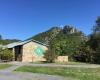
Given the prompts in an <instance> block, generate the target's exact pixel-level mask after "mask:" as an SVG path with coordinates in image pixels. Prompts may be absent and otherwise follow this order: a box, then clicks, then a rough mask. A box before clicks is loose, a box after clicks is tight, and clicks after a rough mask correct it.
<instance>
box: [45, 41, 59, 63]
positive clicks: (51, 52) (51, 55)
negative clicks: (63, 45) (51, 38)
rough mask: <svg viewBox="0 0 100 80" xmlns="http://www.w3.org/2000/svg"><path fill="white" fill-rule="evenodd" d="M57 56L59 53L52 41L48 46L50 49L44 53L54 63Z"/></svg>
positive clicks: (48, 60)
mask: <svg viewBox="0 0 100 80" xmlns="http://www.w3.org/2000/svg"><path fill="white" fill-rule="evenodd" d="M57 56H58V55H57V54H56V50H55V48H54V46H53V43H52V42H50V44H49V46H48V50H47V51H46V53H45V54H44V58H45V59H46V60H47V62H49V63H53V62H55V59H56V58H57Z"/></svg>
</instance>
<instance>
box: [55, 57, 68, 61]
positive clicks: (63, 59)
mask: <svg viewBox="0 0 100 80" xmlns="http://www.w3.org/2000/svg"><path fill="white" fill-rule="evenodd" d="M55 61H56V62H68V56H58V57H57V59H56V60H55Z"/></svg>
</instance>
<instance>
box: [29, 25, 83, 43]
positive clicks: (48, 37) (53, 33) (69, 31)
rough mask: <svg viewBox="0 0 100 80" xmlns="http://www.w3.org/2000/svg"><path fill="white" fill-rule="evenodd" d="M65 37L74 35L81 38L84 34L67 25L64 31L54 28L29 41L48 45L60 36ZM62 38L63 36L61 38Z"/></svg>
mask: <svg viewBox="0 0 100 80" xmlns="http://www.w3.org/2000/svg"><path fill="white" fill-rule="evenodd" d="M61 34H62V35H63V36H69V35H71V36H72V35H74V36H81V37H83V36H84V34H83V33H82V32H81V31H79V30H77V29H76V28H74V27H72V26H69V25H65V26H64V27H63V29H62V28H61V27H52V28H51V29H49V30H47V31H45V32H42V33H39V34H37V35H35V36H33V37H31V38H29V39H35V40H37V41H40V42H43V43H46V44H48V43H49V42H50V41H52V40H53V39H54V38H55V37H57V36H58V35H61ZM60 37H62V36H60Z"/></svg>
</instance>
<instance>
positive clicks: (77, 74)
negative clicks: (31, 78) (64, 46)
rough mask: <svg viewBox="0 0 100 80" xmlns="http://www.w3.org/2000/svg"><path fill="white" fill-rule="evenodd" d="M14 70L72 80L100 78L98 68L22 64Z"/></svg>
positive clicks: (96, 79)
mask: <svg viewBox="0 0 100 80" xmlns="http://www.w3.org/2000/svg"><path fill="white" fill-rule="evenodd" d="M15 71H22V72H32V73H43V74H49V75H60V76H63V77H70V78H73V80H100V68H59V67H33V66H22V67H20V68H18V69H16V70H15Z"/></svg>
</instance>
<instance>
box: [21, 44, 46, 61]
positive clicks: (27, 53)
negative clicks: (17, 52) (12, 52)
mask: <svg viewBox="0 0 100 80" xmlns="http://www.w3.org/2000/svg"><path fill="white" fill-rule="evenodd" d="M37 47H41V48H42V49H44V51H46V50H47V49H48V48H47V47H46V46H43V45H40V44H37V43H35V42H29V43H27V44H24V45H23V48H22V49H23V50H22V52H23V53H22V62H35V61H45V59H44V58H43V57H40V56H37V55H36V53H35V52H34V50H35V49H36V48H37Z"/></svg>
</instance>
